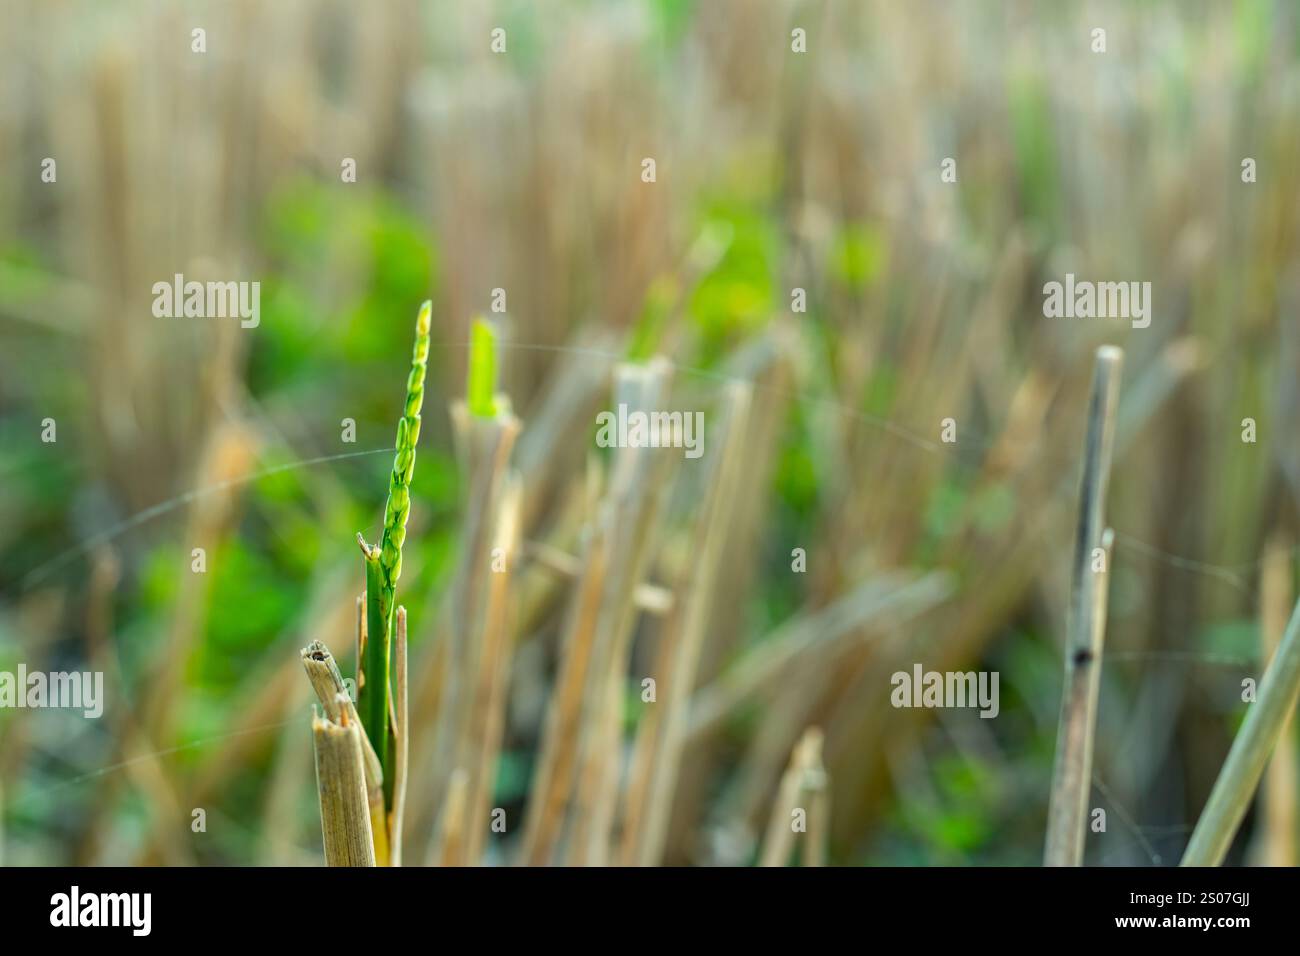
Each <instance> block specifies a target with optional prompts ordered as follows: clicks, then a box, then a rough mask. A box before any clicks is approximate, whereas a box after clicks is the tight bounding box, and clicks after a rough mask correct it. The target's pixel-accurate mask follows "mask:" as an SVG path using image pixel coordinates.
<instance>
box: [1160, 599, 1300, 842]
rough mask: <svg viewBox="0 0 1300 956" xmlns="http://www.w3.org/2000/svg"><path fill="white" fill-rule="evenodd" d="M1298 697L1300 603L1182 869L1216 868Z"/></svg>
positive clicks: (1299, 681) (1299, 680)
mask: <svg viewBox="0 0 1300 956" xmlns="http://www.w3.org/2000/svg"><path fill="white" fill-rule="evenodd" d="M1298 691H1300V603H1298V604H1296V607H1295V610H1294V611H1293V612H1292V614H1291V621H1290V623H1289V624H1287V627H1286V633H1285V634H1284V635H1282V643H1281V644H1279V645H1278V649H1277V653H1275V654H1274V655H1273V660H1272V661H1271V662H1270V663H1269V665H1268V670H1267V671H1265V672H1264V679H1263V680H1261V681H1260V683H1259V696H1258V698H1257V699H1256V701H1255V702H1254V703H1253V704H1251V705H1250V710H1249V711H1248V712H1247V713H1246V720H1245V722H1243V723H1242V725H1241V729H1240V730H1238V731H1237V736H1236V738H1235V739H1234V740H1233V741H1232V748H1231V749H1230V750H1229V751H1228V759H1227V760H1225V761H1224V762H1223V768H1222V769H1221V770H1220V771H1219V779H1217V780H1216V781H1215V782H1214V789H1213V790H1211V791H1210V799H1209V800H1208V801H1207V802H1206V804H1205V809H1204V810H1202V811H1201V817H1200V819H1199V820H1197V821H1196V829H1195V830H1193V831H1192V839H1191V840H1190V841H1189V842H1188V844H1187V849H1186V851H1185V852H1184V853H1183V859H1182V863H1181V865H1182V866H1218V865H1219V864H1220V863H1222V862H1223V858H1224V856H1226V855H1227V852H1228V847H1229V846H1230V845H1231V843H1232V838H1233V836H1234V835H1235V834H1236V832H1237V827H1239V826H1240V825H1241V819H1242V817H1244V816H1245V815H1246V810H1247V809H1249V807H1250V801H1251V799H1252V798H1253V797H1254V795H1255V788H1256V787H1257V786H1258V785H1259V778H1260V777H1261V776H1262V775H1263V773H1264V765H1265V764H1266V763H1267V762H1268V757H1269V754H1271V753H1272V752H1273V747H1274V746H1275V745H1276V744H1277V742H1278V739H1279V738H1280V737H1281V736H1282V729H1283V728H1284V727H1285V726H1286V724H1287V718H1288V717H1289V716H1290V714H1291V711H1292V710H1293V709H1294V708H1295V702H1296V694H1297V692H1298Z"/></svg>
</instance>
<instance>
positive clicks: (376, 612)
mask: <svg viewBox="0 0 1300 956" xmlns="http://www.w3.org/2000/svg"><path fill="white" fill-rule="evenodd" d="M432 312H433V303H432V302H425V303H424V305H422V306H420V314H419V316H418V318H417V319H416V324H415V348H414V350H413V352H412V355H411V372H410V375H408V376H407V379H406V405H405V407H404V410H403V414H402V417H401V419H399V420H398V422H397V454H396V456H395V457H394V458H393V471H392V474H391V475H390V476H389V479H388V504H387V506H386V507H385V508H384V535H383V539H382V541H381V543H380V544H379V545H376V546H374V547H370V546H368V545H367V544H366V543H365V540H364V539H362V538H361V536H360V535H358V536H357V540H358V541H359V542H360V544H361V549H362V552H363V553H364V555H365V563H366V633H367V637H366V650H365V660H364V664H363V670H362V680H359V681H358V682H357V683H358V691H357V695H358V698H359V700H358V703H359V705H360V706H359V707H358V709H359V710H360V712H361V722H362V724H363V725H364V727H365V730H366V735H367V736H368V737H369V738H370V742H371V744H372V745H373V746H374V748H375V753H376V754H378V755H379V761H380V764H381V765H382V766H383V770H384V796H385V799H386V802H387V803H388V805H389V806H392V799H393V781H394V773H393V748H392V728H391V727H390V726H389V699H390V696H391V681H390V672H391V660H392V644H393V608H394V606H395V602H396V599H397V579H398V578H399V577H401V575H402V544H403V543H404V542H405V541H406V520H407V518H408V517H409V516H410V513H411V476H412V475H413V474H414V472H415V446H416V443H417V442H418V441H419V440H420V409H421V407H422V406H423V405H424V376H425V371H426V370H427V368H428V361H429V327H430V320H431V316H432Z"/></svg>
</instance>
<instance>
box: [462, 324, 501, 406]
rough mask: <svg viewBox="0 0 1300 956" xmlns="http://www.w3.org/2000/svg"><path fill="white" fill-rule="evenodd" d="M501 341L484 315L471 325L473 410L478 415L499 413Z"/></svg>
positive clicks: (470, 358)
mask: <svg viewBox="0 0 1300 956" xmlns="http://www.w3.org/2000/svg"><path fill="white" fill-rule="evenodd" d="M496 390H497V342H496V331H495V330H494V329H493V328H492V326H491V325H489V324H488V323H487V322H486V321H484V320H483V319H482V318H475V319H474V322H473V324H472V325H471V326H470V339H469V383H468V392H469V396H468V397H469V412H470V414H471V415H473V416H474V417H475V418H495V417H496V414H497V402H496Z"/></svg>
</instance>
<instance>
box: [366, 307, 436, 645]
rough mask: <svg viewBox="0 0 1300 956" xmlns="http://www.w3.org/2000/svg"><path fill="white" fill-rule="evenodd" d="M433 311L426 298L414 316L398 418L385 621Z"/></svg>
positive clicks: (407, 510)
mask: <svg viewBox="0 0 1300 956" xmlns="http://www.w3.org/2000/svg"><path fill="white" fill-rule="evenodd" d="M432 314H433V303H432V302H425V303H424V304H423V305H422V306H420V312H419V315H418V316H417V317H416V320H415V348H414V349H413V350H412V353H411V371H410V374H409V375H407V377H406V404H405V406H404V407H403V413H402V417H401V419H399V420H398V422H397V443H396V449H397V452H396V455H395V456H394V458H393V471H392V473H391V474H390V475H389V478H388V504H387V506H386V507H385V508H384V536H383V539H382V541H381V543H380V546H379V565H380V569H381V571H382V575H383V588H382V590H381V592H380V609H381V612H382V615H383V620H384V622H385V624H388V623H389V622H391V621H392V619H393V602H394V598H395V595H396V593H397V579H398V578H400V577H401V576H402V545H403V544H404V543H405V541H406V521H407V518H409V517H410V514H411V478H412V476H413V475H414V474H415V446H416V443H417V442H418V441H419V440H420V410H421V408H423V406H424V377H425V373H426V372H427V370H428V365H429V329H430V327H431V324H432V323H431V319H432Z"/></svg>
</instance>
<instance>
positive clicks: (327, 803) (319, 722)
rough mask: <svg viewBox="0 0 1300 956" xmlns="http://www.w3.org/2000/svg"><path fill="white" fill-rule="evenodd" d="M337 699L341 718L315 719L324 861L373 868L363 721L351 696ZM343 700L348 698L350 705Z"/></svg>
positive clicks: (373, 859) (317, 778) (329, 863)
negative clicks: (362, 737) (352, 706)
mask: <svg viewBox="0 0 1300 956" xmlns="http://www.w3.org/2000/svg"><path fill="white" fill-rule="evenodd" d="M340 697H342V698H343V700H339V701H336V702H335V706H334V708H333V710H334V712H335V713H336V714H337V715H338V717H339V722H337V723H336V722H335V721H334V720H331V719H330V718H329V717H328V716H325V717H321V716H320V715H316V716H314V717H313V718H312V737H313V739H314V742H315V748H316V785H317V789H318V791H319V794H320V811H321V833H322V835H323V837H324V843H325V862H326V863H327V864H328V865H330V866H374V865H375V845H374V838H373V835H372V832H371V827H370V808H369V803H368V800H367V796H366V779H365V770H364V761H363V757H362V745H361V736H362V734H361V725H360V723H359V722H357V721H356V720H355V719H353V718H352V717H351V716H350V715H351V714H354V713H355V711H354V710H353V709H352V708H351V706H350V704H351V701H350V700H348V699H347V695H346V694H344V695H340ZM343 701H347V706H345V705H344V703H343Z"/></svg>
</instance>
